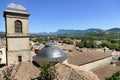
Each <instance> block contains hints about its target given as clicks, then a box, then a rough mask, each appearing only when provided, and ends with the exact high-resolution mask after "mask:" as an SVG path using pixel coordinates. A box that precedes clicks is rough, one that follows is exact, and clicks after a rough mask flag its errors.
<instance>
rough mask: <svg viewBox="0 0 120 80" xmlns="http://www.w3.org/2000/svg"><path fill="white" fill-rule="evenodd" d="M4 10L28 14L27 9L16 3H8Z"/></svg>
mask: <svg viewBox="0 0 120 80" xmlns="http://www.w3.org/2000/svg"><path fill="white" fill-rule="evenodd" d="M5 11H7V12H16V13H25V14H28V12H27V9H26V8H25V7H24V6H22V5H20V4H17V3H10V4H8V6H7V9H6V10H5Z"/></svg>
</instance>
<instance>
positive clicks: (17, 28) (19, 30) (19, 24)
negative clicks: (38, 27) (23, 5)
mask: <svg viewBox="0 0 120 80" xmlns="http://www.w3.org/2000/svg"><path fill="white" fill-rule="evenodd" d="M15 33H22V22H21V21H19V20H16V21H15Z"/></svg>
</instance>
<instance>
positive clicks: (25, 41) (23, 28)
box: [3, 3, 30, 65]
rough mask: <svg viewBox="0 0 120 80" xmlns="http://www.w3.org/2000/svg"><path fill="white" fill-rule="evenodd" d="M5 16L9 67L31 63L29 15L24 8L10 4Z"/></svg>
mask: <svg viewBox="0 0 120 80" xmlns="http://www.w3.org/2000/svg"><path fill="white" fill-rule="evenodd" d="M3 16H4V18H5V26H6V43H7V44H6V54H7V57H6V63H7V64H8V65H9V64H18V63H19V62H24V61H29V60H30V44H29V29H28V21H29V19H28V17H29V13H28V12H27V10H26V8H24V6H22V5H20V4H16V3H10V4H8V6H7V9H6V10H5V11H4V14H3Z"/></svg>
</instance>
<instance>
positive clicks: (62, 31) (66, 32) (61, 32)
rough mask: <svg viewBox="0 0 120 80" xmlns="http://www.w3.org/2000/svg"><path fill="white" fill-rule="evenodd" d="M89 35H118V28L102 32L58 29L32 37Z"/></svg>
mask: <svg viewBox="0 0 120 80" xmlns="http://www.w3.org/2000/svg"><path fill="white" fill-rule="evenodd" d="M89 33H96V34H97V33H104V34H111V33H120V28H112V29H108V30H102V29H96V28H91V29H87V30H74V29H69V30H65V29H59V30H58V31H56V32H50V33H47V32H40V33H34V35H85V34H89Z"/></svg>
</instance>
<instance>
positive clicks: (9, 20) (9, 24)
mask: <svg viewBox="0 0 120 80" xmlns="http://www.w3.org/2000/svg"><path fill="white" fill-rule="evenodd" d="M16 20H20V21H21V22H22V29H23V34H28V33H29V32H28V30H29V29H28V19H26V18H20V17H13V16H12V17H7V18H6V21H7V24H6V26H7V33H8V34H10V33H12V34H13V33H15V29H14V22H15V21H16Z"/></svg>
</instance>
